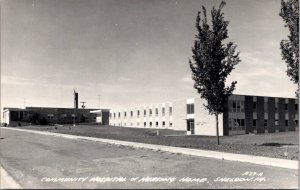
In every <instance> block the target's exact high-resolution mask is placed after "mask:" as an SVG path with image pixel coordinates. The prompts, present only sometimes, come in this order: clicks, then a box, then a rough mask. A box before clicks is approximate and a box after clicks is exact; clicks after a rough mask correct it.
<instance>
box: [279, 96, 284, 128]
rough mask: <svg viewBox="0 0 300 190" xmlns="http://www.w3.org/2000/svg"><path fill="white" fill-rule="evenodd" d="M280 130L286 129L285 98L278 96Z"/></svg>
mask: <svg viewBox="0 0 300 190" xmlns="http://www.w3.org/2000/svg"><path fill="white" fill-rule="evenodd" d="M278 130H279V132H283V131H285V99H284V98H278Z"/></svg>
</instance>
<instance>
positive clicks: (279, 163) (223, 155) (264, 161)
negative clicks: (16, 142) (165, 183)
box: [2, 128, 298, 170]
mask: <svg viewBox="0 0 300 190" xmlns="http://www.w3.org/2000/svg"><path fill="white" fill-rule="evenodd" d="M2 129H9V130H15V131H24V132H28V133H34V134H41V135H51V136H55V137H64V138H68V139H75V140H76V139H77V140H89V141H94V142H102V143H109V144H116V145H124V146H131V147H136V148H147V149H152V150H160V151H167V152H172V153H181V154H186V155H192V156H200V157H207V158H216V159H221V160H228V161H238V162H247V163H252V164H259V165H265V166H273V167H280V168H286V169H295V170H298V161H295V160H285V159H279V158H270V157H263V156H253V155H247V154H233V153H227V152H217V151H210V150H200V149H191V148H181V147H172V146H164V145H154V144H145V143H137V142H129V141H120V140H111V139H102V138H97V137H86V136H77V135H69V134H61V133H53V132H45V131H34V130H30V129H14V128H2Z"/></svg>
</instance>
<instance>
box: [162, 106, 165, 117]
mask: <svg viewBox="0 0 300 190" xmlns="http://www.w3.org/2000/svg"><path fill="white" fill-rule="evenodd" d="M162 115H163V116H165V108H162Z"/></svg>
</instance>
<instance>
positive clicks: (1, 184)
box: [0, 166, 22, 189]
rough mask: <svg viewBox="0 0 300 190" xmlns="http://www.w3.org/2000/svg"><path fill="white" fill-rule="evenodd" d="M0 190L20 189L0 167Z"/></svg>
mask: <svg viewBox="0 0 300 190" xmlns="http://www.w3.org/2000/svg"><path fill="white" fill-rule="evenodd" d="M0 188H1V189H22V187H21V185H19V184H18V183H17V182H16V181H15V180H14V179H13V178H12V177H11V176H10V175H9V174H8V173H7V172H6V171H5V169H4V168H3V167H2V166H0Z"/></svg>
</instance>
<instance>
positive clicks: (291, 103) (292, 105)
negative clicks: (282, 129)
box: [288, 99, 296, 131]
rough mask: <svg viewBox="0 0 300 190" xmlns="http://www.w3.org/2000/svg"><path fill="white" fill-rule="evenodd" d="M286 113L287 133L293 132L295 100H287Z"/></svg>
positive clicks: (294, 125)
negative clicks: (287, 118) (287, 117)
mask: <svg viewBox="0 0 300 190" xmlns="http://www.w3.org/2000/svg"><path fill="white" fill-rule="evenodd" d="M288 113H289V122H288V124H289V131H295V127H296V123H295V100H294V99H289V103H288Z"/></svg>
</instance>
